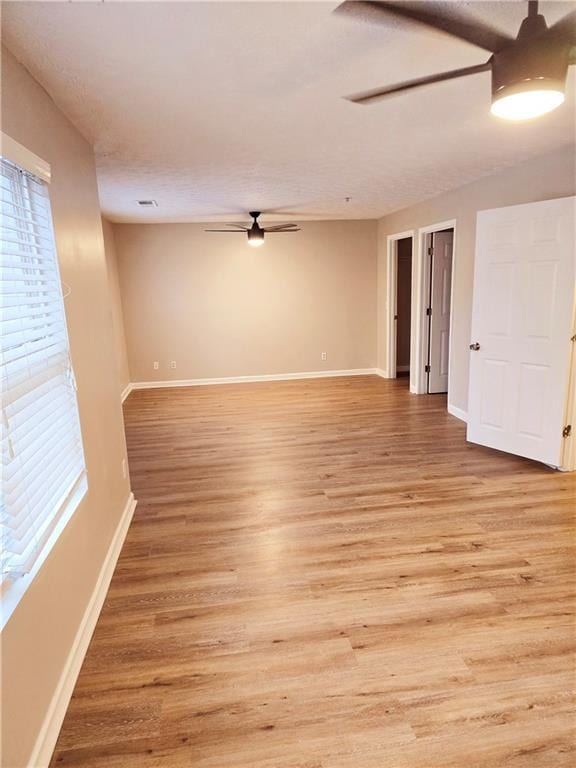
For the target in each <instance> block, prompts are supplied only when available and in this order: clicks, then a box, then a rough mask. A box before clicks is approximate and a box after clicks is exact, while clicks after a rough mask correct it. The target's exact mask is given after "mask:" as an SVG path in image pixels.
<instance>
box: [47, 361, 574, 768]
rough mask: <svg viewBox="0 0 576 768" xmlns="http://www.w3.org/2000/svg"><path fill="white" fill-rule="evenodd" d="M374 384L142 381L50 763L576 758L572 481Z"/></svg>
mask: <svg viewBox="0 0 576 768" xmlns="http://www.w3.org/2000/svg"><path fill="white" fill-rule="evenodd" d="M445 408H446V401H445V398H444V397H443V396H429V397H424V396H422V397H415V396H411V395H409V394H408V392H407V384H406V382H405V381H403V380H400V381H397V382H393V381H391V382H388V381H384V380H382V379H379V378H376V377H370V376H366V377H359V378H342V379H325V380H314V381H294V382H281V383H270V384H268V383H266V384H255V385H235V386H226V387H196V388H189V389H167V390H148V391H137V392H134V393H133V394H132V395H131V396H130V398H129V399H128V401H127V403H126V406H125V415H126V426H127V435H128V444H129V453H130V467H131V473H132V480H133V487H134V491H135V495H136V497H137V498H138V500H139V503H138V507H137V511H136V515H135V519H134V522H133V524H132V527H131V528H130V531H129V533H128V537H127V540H126V544H125V546H124V549H123V551H122V554H121V557H120V560H119V563H118V567H117V570H116V573H115V575H114V579H113V582H112V586H111V589H110V593H109V595H108V598H107V600H106V604H105V606H104V610H103V612H102V615H101V618H100V620H99V622H98V626H97V629H96V632H95V635H94V638H93V641H92V644H91V646H90V649H89V652H88V655H87V657H86V661H85V663H84V666H83V669H82V672H81V674H80V678H79V680H78V684H77V687H76V691H75V694H74V697H73V699H72V702H71V705H70V709H69V712H68V715H67V717H66V720H65V723H64V727H63V729H62V732H61V735H60V739H59V741H58V745H57V749H56V753H55V756H54V762H53V765H71V766H82V768H95V767H96V766H98V768H100V767H103V766H106V768H152V767H153V766H154V767H155V768H156V767H157V766H162V767H163V768H164V767H166V768H184V767H186V768H440V766H442V767H443V768H447V767H448V766H450V768H489V767H490V768H536V767H538V768H544V766H545V767H546V768H548V767H549V768H560V767H564V766H574V765H576V751H575V744H574V725H575V717H574V709H573V703H572V700H571V694H572V692H573V683H574V666H573V656H572V652H573V650H574V644H575V642H574V641H575V625H574V612H573V609H574V599H573V595H574V592H573V587H574V582H575V560H574V552H573V544H574V537H573V535H574V528H573V527H572V517H573V514H574V511H575V506H576V503H575V502H576V477H574V476H569V475H565V474H561V473H559V472H558V473H557V472H553V471H551V470H549V469H547V468H545V467H543V466H539V465H537V464H534V463H531V462H528V461H524V460H522V459H518V458H515V457H511V456H507V455H505V454H499V453H495V452H491V451H489V450H487V449H482V448H478V447H474V446H470V445H467V444H466V442H465V439H464V434H465V428H464V425H463V424H462V423H461V422H459V421H457V420H456V419H454V418H453V417H451V416H449V415H448V414H447V413H446V411H445Z"/></svg>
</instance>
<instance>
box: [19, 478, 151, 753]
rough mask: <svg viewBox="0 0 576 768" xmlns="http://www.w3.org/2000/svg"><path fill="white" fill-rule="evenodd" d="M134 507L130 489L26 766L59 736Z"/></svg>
mask: <svg viewBox="0 0 576 768" xmlns="http://www.w3.org/2000/svg"><path fill="white" fill-rule="evenodd" d="M135 507H136V500H135V499H134V494H132V493H131V494H130V496H129V497H128V500H127V502H126V506H125V507H124V511H123V513H122V517H121V518H120V522H119V523H118V527H117V528H116V532H115V533H114V537H113V539H112V543H111V544H110V547H109V549H108V553H107V554H106V559H105V560H104V563H103V565H102V568H101V569H100V574H99V576H98V581H97V582H96V586H95V587H94V591H93V592H92V596H91V598H90V601H89V603H88V606H87V607H86V611H85V612H84V616H83V618H82V622H81V624H80V627H79V628H78V632H77V633H76V637H75V638H74V643H73V644H72V648H71V649H70V653H69V654H68V658H67V659H66V664H65V665H64V669H63V671H62V675H61V676H60V680H59V681H58V685H57V687H56V690H55V692H54V695H53V697H52V701H51V702H50V706H49V707H48V711H47V712H46V717H45V718H44V722H43V724H42V728H41V729H40V733H39V734H38V738H37V739H36V743H35V745H34V749H33V750H32V755H31V756H30V759H29V761H28V766H29V768H45V767H46V766H48V765H49V763H50V760H51V758H52V753H53V751H54V747H55V746H56V741H57V739H58V734H59V733H60V728H61V727H62V723H63V721H64V716H65V714H66V710H67V709H68V704H69V703H70V698H71V696H72V692H73V691H74V686H75V685H76V679H77V677H78V674H79V672H80V668H81V666H82V662H83V661H84V656H85V655H86V651H87V650H88V645H89V644H90V639H91V638H92V633H93V632H94V628H95V627H96V622H97V621H98V616H99V615H100V611H101V610H102V605H103V604H104V599H105V597H106V593H107V592H108V587H109V586H110V581H111V579H112V574H113V573H114V568H115V567H116V561H117V560H118V556H119V554H120V550H121V549H122V544H123V543H124V539H125V538H126V533H127V531H128V526H129V525H130V521H131V520H132V515H133V514H134V509H135Z"/></svg>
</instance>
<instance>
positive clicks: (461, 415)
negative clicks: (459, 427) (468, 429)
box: [448, 403, 468, 423]
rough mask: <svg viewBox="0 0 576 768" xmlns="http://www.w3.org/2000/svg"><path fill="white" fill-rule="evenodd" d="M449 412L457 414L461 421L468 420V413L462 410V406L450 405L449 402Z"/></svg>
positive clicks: (453, 414)
mask: <svg viewBox="0 0 576 768" xmlns="http://www.w3.org/2000/svg"><path fill="white" fill-rule="evenodd" d="M448 413H451V414H452V416H456V418H457V419H460V420H461V421H465V422H466V423H467V422H468V414H467V413H466V411H464V410H462V408H457V407H456V406H455V405H450V403H448Z"/></svg>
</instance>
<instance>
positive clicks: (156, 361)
mask: <svg viewBox="0 0 576 768" xmlns="http://www.w3.org/2000/svg"><path fill="white" fill-rule="evenodd" d="M152 367H153V368H154V370H155V371H157V370H158V368H160V363H159V362H158V360H154V362H153V363H152Z"/></svg>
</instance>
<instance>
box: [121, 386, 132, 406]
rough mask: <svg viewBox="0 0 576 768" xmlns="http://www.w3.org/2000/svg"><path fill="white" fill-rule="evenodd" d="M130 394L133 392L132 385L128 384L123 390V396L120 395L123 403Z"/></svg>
mask: <svg viewBox="0 0 576 768" xmlns="http://www.w3.org/2000/svg"><path fill="white" fill-rule="evenodd" d="M130 392H132V384H126V386H125V387H124V389H123V390H122V394H121V395H120V399H121V400H122V402H124V400H126V398H127V397H128V395H129V394H130Z"/></svg>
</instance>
